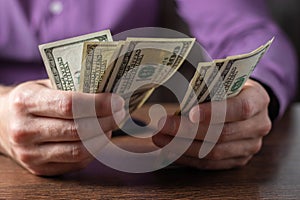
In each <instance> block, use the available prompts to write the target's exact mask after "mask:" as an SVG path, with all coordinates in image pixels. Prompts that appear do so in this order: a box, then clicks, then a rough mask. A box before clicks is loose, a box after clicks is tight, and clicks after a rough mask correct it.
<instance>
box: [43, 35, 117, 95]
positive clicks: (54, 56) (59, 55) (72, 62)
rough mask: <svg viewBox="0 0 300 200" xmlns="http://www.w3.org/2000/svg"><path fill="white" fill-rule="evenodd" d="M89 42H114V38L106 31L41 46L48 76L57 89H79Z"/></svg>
mask: <svg viewBox="0 0 300 200" xmlns="http://www.w3.org/2000/svg"><path fill="white" fill-rule="evenodd" d="M87 41H112V36H111V33H110V31H109V30H104V31H100V32H97V33H92V34H88V35H83V36H79V37H74V38H70V39H66V40H61V41H57V42H53V43H48V44H43V45H40V46H39V49H40V53H41V56H42V58H43V61H44V64H45V67H46V70H47V73H48V76H49V78H50V80H51V82H52V85H53V87H55V89H59V90H65V91H77V90H78V89H79V84H80V71H81V62H82V50H83V43H84V42H87Z"/></svg>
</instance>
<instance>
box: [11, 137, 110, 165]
mask: <svg viewBox="0 0 300 200" xmlns="http://www.w3.org/2000/svg"><path fill="white" fill-rule="evenodd" d="M108 142H109V139H108V138H107V137H106V136H98V137H95V138H91V139H89V140H85V141H83V142H81V141H79V142H60V143H44V144H40V145H35V146H27V147H26V146H25V147H21V146H18V147H17V148H16V149H17V150H16V155H15V158H16V160H18V161H19V162H20V163H22V165H27V166H33V165H41V164H45V163H49V162H55V163H78V162H83V161H85V160H87V159H91V158H92V157H93V156H95V157H96V156H97V153H99V152H100V151H101V149H102V148H104V147H105V146H106V144H107V143H108Z"/></svg>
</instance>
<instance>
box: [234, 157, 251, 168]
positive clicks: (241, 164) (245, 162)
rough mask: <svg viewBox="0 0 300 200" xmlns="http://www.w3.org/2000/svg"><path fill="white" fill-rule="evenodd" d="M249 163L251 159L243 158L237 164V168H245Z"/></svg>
mask: <svg viewBox="0 0 300 200" xmlns="http://www.w3.org/2000/svg"><path fill="white" fill-rule="evenodd" d="M249 161H250V158H249V157H247V158H243V159H241V160H240V161H239V162H238V163H237V167H244V166H246V165H247V164H248V163H249Z"/></svg>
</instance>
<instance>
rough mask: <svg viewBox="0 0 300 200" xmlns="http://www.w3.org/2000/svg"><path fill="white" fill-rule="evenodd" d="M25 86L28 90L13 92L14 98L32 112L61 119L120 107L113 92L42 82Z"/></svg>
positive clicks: (105, 113) (102, 113) (101, 113)
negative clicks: (65, 88)
mask: <svg viewBox="0 0 300 200" xmlns="http://www.w3.org/2000/svg"><path fill="white" fill-rule="evenodd" d="M28 87H30V90H28V89H26V90H25V89H24V91H23V92H22V91H21V92H19V93H18V94H16V97H15V99H16V100H15V102H16V104H18V105H23V107H24V109H26V111H27V112H29V113H31V114H33V115H38V116H45V117H54V118H62V119H73V118H84V117H93V116H98V117H106V116H109V115H111V114H112V113H114V112H116V111H119V110H121V109H122V108H123V107H124V100H123V99H122V98H121V97H120V96H118V95H116V94H109V93H100V94H84V93H77V92H70V91H59V90H53V89H49V88H47V87H45V86H44V85H42V84H31V85H30V86H28Z"/></svg>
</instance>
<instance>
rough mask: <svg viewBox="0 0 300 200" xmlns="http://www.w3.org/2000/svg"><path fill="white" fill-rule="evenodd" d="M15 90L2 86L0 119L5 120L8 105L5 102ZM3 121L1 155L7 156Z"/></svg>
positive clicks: (1, 126)
mask: <svg viewBox="0 0 300 200" xmlns="http://www.w3.org/2000/svg"><path fill="white" fill-rule="evenodd" d="M12 89H13V87H12V86H3V85H0V118H1V119H3V117H5V113H3V112H4V110H5V109H4V107H5V105H6V103H5V101H7V94H8V93H9V92H10V91H11V90H12ZM2 123H3V121H0V155H1V154H2V155H5V156H7V155H8V154H7V151H6V150H5V148H4V145H3V140H2V139H3V138H2V136H3V135H4V133H3V132H4V130H3V127H4V124H2Z"/></svg>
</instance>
